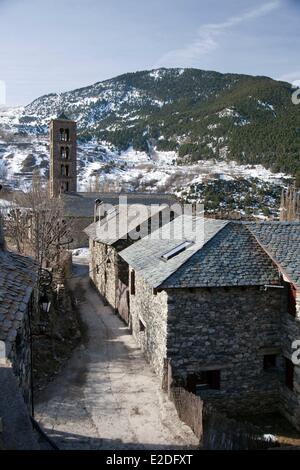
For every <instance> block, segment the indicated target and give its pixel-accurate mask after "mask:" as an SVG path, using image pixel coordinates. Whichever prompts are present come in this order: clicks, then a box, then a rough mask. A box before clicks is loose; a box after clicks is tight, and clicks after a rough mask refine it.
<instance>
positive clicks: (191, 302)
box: [130, 270, 300, 428]
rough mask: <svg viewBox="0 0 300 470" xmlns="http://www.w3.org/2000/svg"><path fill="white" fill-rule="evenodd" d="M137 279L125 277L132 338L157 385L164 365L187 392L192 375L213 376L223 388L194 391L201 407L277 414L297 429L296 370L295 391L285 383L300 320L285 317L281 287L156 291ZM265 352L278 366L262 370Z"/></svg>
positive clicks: (299, 399)
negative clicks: (208, 405)
mask: <svg viewBox="0 0 300 470" xmlns="http://www.w3.org/2000/svg"><path fill="white" fill-rule="evenodd" d="M131 271H132V270H131ZM134 278H135V279H134ZM134 278H133V276H132V275H130V279H131V281H132V280H133V279H134V280H135V286H134V289H132V287H131V286H130V291H131V295H130V311H131V319H132V330H133V335H134V337H135V339H136V341H137V342H138V344H139V346H140V347H141V348H142V349H143V351H144V353H145V356H146V358H147V359H148V361H149V362H150V363H151V365H152V366H153V368H154V370H155V372H156V373H157V374H158V375H159V376H160V378H161V379H162V380H164V378H165V377H164V375H165V374H166V373H167V370H166V364H167V363H169V364H170V367H171V372H172V380H173V384H176V385H180V386H185V387H188V381H189V376H193V374H198V373H199V372H201V371H202V372H203V371H206V372H207V371H218V372H217V374H219V380H220V389H209V388H208V389H201V388H200V389H199V388H198V387H197V389H196V393H197V394H199V395H200V397H201V398H202V399H203V401H204V403H205V402H207V403H209V402H213V403H214V405H215V406H217V407H218V408H219V409H221V410H223V411H226V412H227V413H229V414H235V413H237V412H239V413H251V412H252V413H259V412H271V411H275V410H280V411H281V412H282V413H284V414H285V415H286V417H287V418H288V419H290V420H291V421H292V422H293V424H294V425H296V426H297V427H298V428H300V415H299V412H300V393H299V392H300V389H299V377H300V367H299V366H294V390H293V391H292V390H289V389H288V387H287V386H286V385H285V373H286V372H285V367H286V366H285V358H291V354H292V352H293V350H292V348H291V343H292V341H294V340H295V339H300V330H299V327H300V323H299V320H300V318H298V319H297V318H293V317H292V316H291V315H290V314H289V313H287V290H286V289H280V288H267V289H264V288H259V287H255V286H251V287H230V288H225V287H213V288H195V289H188V288H185V289H183V288H180V289H166V290H162V291H160V292H155V290H153V289H152V287H151V286H150V285H148V284H147V283H146V282H145V281H144V280H143V278H142V277H141V276H140V275H139V274H138V273H137V272H135V275H134ZM133 292H134V295H133V294H132V293H133ZM298 315H299V310H298ZM270 355H276V367H270V368H268V369H266V367H264V361H265V359H264V357H266V356H268V357H269V356H270Z"/></svg>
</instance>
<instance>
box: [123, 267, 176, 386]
mask: <svg viewBox="0 0 300 470" xmlns="http://www.w3.org/2000/svg"><path fill="white" fill-rule="evenodd" d="M131 272H132V270H130V273H131ZM129 278H130V283H129V286H130V287H129V288H131V282H132V277H131V274H130V276H129ZM167 312H168V310H167V294H166V292H164V291H163V292H160V293H157V294H156V295H154V294H153V289H152V288H151V287H150V286H149V284H147V283H146V282H145V281H144V280H143V278H142V277H141V276H139V275H138V273H135V295H130V317H131V326H132V333H133V336H134V338H135V340H136V342H137V343H138V345H139V346H140V348H142V350H143V351H144V354H145V356H146V358H147V360H148V361H149V362H150V364H151V365H152V367H153V368H154V370H155V372H156V373H157V374H158V375H159V376H160V377H161V378H162V377H163V371H164V359H165V358H166V357H167V350H166V342H167ZM142 325H143V326H144V331H141V330H143V326H142Z"/></svg>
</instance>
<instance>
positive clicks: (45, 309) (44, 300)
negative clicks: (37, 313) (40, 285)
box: [39, 292, 51, 315]
mask: <svg viewBox="0 0 300 470" xmlns="http://www.w3.org/2000/svg"><path fill="white" fill-rule="evenodd" d="M50 305H51V302H50V300H49V297H48V295H47V294H46V292H44V293H43V294H42V295H41V297H40V299H39V306H40V310H41V312H42V313H44V314H45V315H46V314H47V313H49V310H50Z"/></svg>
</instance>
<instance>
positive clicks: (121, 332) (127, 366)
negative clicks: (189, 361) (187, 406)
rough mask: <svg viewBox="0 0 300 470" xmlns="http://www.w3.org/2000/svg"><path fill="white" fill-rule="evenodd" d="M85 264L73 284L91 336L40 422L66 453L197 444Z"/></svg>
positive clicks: (50, 392) (42, 404)
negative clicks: (103, 300)
mask: <svg viewBox="0 0 300 470" xmlns="http://www.w3.org/2000/svg"><path fill="white" fill-rule="evenodd" d="M78 263H80V260H79V261H78ZM81 263H82V264H77V265H75V267H74V275H76V276H78V277H77V278H74V279H73V280H72V286H73V289H74V291H75V295H77V297H79V298H80V303H79V308H80V313H81V317H82V321H83V322H84V324H85V326H86V335H85V336H86V338H85V341H84V344H83V345H81V346H80V347H78V348H77V349H76V350H75V351H74V353H73V356H72V358H71V359H70V360H69V361H68V363H67V365H66V366H65V367H64V369H63V370H62V372H61V373H60V375H58V376H57V377H56V379H55V380H54V381H53V382H51V384H50V385H48V387H47V389H45V390H44V391H43V392H41V394H40V396H39V397H38V399H37V402H36V419H37V421H38V422H39V423H40V424H41V426H42V427H43V428H44V430H45V431H46V432H47V434H48V435H49V436H50V437H51V438H52V439H53V440H54V441H55V443H56V444H57V445H58V447H59V448H61V449H116V450H118V449H187V448H191V447H193V446H195V445H196V444H197V440H196V438H195V436H194V434H193V433H192V431H191V430H190V429H189V428H188V427H187V426H185V425H184V424H183V423H182V422H181V421H180V420H179V418H178V417H177V414H176V411H175V408H174V406H173V404H172V403H170V402H169V401H168V400H167V398H166V396H165V394H164V393H163V392H162V391H161V389H160V383H159V380H158V379H157V377H156V376H155V375H154V373H153V372H152V371H151V369H150V367H149V365H148V364H147V363H146V361H145V359H144V358H143V355H142V353H141V351H140V350H139V349H138V348H137V345H136V343H135V341H134V340H133V338H132V336H131V335H130V333H129V330H128V328H127V327H126V326H125V325H124V323H123V322H122V321H121V320H120V319H119V318H118V317H117V315H115V314H114V313H113V312H112V310H111V308H110V307H108V306H105V305H104V304H103V302H102V301H101V299H100V297H99V296H98V294H97V293H96V291H95V290H94V289H93V288H92V287H91V286H90V284H89V279H88V267H87V265H86V264H84V263H86V260H85V259H81Z"/></svg>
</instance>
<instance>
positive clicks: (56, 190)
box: [50, 114, 77, 197]
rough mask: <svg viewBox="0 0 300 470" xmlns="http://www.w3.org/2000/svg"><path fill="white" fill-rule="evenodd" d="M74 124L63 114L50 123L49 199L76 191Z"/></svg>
mask: <svg viewBox="0 0 300 470" xmlns="http://www.w3.org/2000/svg"><path fill="white" fill-rule="evenodd" d="M76 153H77V149H76V122H75V121H72V120H71V119H68V118H67V117H66V116H65V115H64V114H61V115H60V116H58V118H57V119H53V120H52V121H51V123H50V197H57V196H59V195H60V194H63V193H76V191H77V164H76V159H77V156H76Z"/></svg>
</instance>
